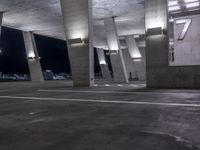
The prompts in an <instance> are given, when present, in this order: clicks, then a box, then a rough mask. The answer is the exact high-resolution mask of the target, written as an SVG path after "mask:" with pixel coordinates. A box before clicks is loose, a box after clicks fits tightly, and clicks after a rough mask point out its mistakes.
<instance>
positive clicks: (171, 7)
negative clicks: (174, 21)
mask: <svg viewBox="0 0 200 150" xmlns="http://www.w3.org/2000/svg"><path fill="white" fill-rule="evenodd" d="M180 9H181V6H180V5H175V6H170V7H169V9H168V10H169V11H178V10H180Z"/></svg>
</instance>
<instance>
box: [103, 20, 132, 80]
mask: <svg viewBox="0 0 200 150" xmlns="http://www.w3.org/2000/svg"><path fill="white" fill-rule="evenodd" d="M104 25H105V30H106V38H107V43H108V47H109V50H110V59H111V64H112V69H113V76H114V81H115V82H118V83H128V76H127V71H126V67H125V63H124V58H123V53H122V50H121V49H120V42H119V38H118V35H117V29H116V25H115V21H114V18H105V19H104Z"/></svg>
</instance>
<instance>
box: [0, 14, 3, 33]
mask: <svg viewBox="0 0 200 150" xmlns="http://www.w3.org/2000/svg"><path fill="white" fill-rule="evenodd" d="M2 23H3V12H0V36H1V26H2Z"/></svg>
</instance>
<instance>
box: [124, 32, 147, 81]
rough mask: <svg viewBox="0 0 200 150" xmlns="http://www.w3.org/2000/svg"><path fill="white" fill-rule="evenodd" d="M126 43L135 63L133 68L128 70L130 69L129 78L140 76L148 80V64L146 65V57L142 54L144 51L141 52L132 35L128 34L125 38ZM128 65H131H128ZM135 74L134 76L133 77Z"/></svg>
mask: <svg viewBox="0 0 200 150" xmlns="http://www.w3.org/2000/svg"><path fill="white" fill-rule="evenodd" d="M125 40H126V44H127V47H128V52H129V54H130V58H131V61H132V63H133V66H132V67H133V68H129V69H127V70H132V71H133V72H132V71H131V72H130V71H129V72H128V74H129V76H130V77H129V78H134V77H136V78H138V80H141V81H144V80H146V65H145V57H144V56H142V53H141V52H140V50H139V48H138V46H137V43H136V41H135V39H134V37H133V36H132V35H130V36H127V37H126V38H125ZM126 66H127V67H128V66H130V65H126ZM131 76H133V77H131Z"/></svg>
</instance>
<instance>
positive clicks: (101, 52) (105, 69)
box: [97, 49, 111, 79]
mask: <svg viewBox="0 0 200 150" xmlns="http://www.w3.org/2000/svg"><path fill="white" fill-rule="evenodd" d="M97 55H98V58H99V65H100V68H101V73H102V76H103V78H104V79H111V74H110V70H109V68H108V63H107V61H106V57H105V53H104V50H103V49H97Z"/></svg>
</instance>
